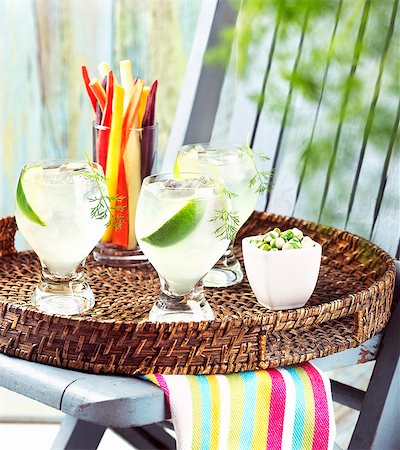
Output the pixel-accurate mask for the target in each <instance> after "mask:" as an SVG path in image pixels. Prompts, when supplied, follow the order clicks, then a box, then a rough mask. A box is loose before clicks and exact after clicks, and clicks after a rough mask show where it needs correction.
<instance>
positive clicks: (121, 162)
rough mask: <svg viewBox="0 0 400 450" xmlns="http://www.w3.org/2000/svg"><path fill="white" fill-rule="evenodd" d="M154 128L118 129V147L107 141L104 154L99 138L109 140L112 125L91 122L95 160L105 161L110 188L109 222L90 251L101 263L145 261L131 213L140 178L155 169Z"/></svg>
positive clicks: (126, 264)
mask: <svg viewBox="0 0 400 450" xmlns="http://www.w3.org/2000/svg"><path fill="white" fill-rule="evenodd" d="M157 132H158V124H154V125H150V126H146V127H142V128H130V129H127V130H125V132H122V137H121V145H120V146H119V148H116V149H114V148H112V146H110V145H109V146H108V149H107V150H108V154H107V155H104V152H103V153H102V151H101V146H102V145H103V144H102V140H110V138H111V137H112V136H111V133H112V129H111V128H110V127H104V126H102V125H97V124H93V153H94V155H95V160H96V161H98V162H99V163H100V164H101V165H103V164H104V165H105V167H106V178H107V185H108V187H109V189H111V192H110V200H111V214H112V219H111V223H110V224H109V226H108V227H107V229H106V232H105V233H104V235H103V237H102V240H101V241H100V242H99V244H98V245H97V246H96V248H95V249H94V252H93V255H94V258H95V259H96V261H98V262H100V263H102V264H106V265H108V266H114V267H135V266H138V265H142V264H147V263H148V259H147V257H146V256H145V255H144V254H143V252H142V251H141V250H140V248H139V246H138V244H137V240H136V235H135V215H136V205H137V201H138V198H139V192H140V187H141V184H142V181H143V179H144V178H145V177H147V176H149V175H151V174H152V173H153V172H154V170H155V166H156V155H157V151H156V150H157ZM103 167H104V166H103Z"/></svg>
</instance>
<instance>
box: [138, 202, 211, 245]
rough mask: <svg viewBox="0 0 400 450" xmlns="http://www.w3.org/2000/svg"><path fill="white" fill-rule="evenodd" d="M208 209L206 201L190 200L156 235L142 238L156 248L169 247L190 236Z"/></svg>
mask: <svg viewBox="0 0 400 450" xmlns="http://www.w3.org/2000/svg"><path fill="white" fill-rule="evenodd" d="M205 209H206V207H205V204H204V201H201V200H190V201H189V202H188V203H186V205H185V206H184V207H183V208H181V209H180V210H179V211H178V212H177V213H176V214H175V215H174V216H172V217H171V218H170V219H169V220H167V221H166V222H165V223H164V225H162V226H161V227H160V228H159V229H158V230H156V231H155V232H154V233H152V234H150V235H149V236H147V237H144V238H142V241H144V242H147V243H148V244H150V245H154V246H155V247H168V246H170V245H173V244H176V243H177V242H179V241H181V240H182V239H184V238H185V237H186V236H188V235H189V234H190V233H191V232H192V231H193V230H194V229H195V228H196V227H197V225H198V224H199V223H200V220H201V218H202V217H203V215H204V211H205Z"/></svg>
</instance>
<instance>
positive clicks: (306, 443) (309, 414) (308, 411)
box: [296, 367, 315, 450]
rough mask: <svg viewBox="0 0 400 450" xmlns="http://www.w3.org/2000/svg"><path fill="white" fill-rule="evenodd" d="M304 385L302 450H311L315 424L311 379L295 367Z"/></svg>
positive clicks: (302, 370)
mask: <svg viewBox="0 0 400 450" xmlns="http://www.w3.org/2000/svg"><path fill="white" fill-rule="evenodd" d="M296 371H297V373H298V374H299V376H300V378H301V381H302V382H303V386H304V397H305V418H304V432H303V443H302V446H301V448H302V450H312V445H313V440H314V425H315V402H314V394H313V390H312V386H311V381H310V379H309V378H308V375H307V373H306V371H305V370H304V369H302V368H301V367H296Z"/></svg>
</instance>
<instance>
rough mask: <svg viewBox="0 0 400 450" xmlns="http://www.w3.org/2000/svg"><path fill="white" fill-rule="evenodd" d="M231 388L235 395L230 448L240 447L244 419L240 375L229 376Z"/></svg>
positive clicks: (242, 389) (231, 417) (242, 387)
mask: <svg viewBox="0 0 400 450" xmlns="http://www.w3.org/2000/svg"><path fill="white" fill-rule="evenodd" d="M227 379H228V382H229V388H230V389H231V392H232V393H234V395H233V396H232V399H233V401H234V402H235V403H234V404H233V403H231V408H230V409H231V415H230V422H229V435H228V448H230V449H234V448H239V447H240V433H241V431H242V418H243V406H244V384H243V379H242V377H241V376H240V374H239V373H232V374H230V375H228V376H227Z"/></svg>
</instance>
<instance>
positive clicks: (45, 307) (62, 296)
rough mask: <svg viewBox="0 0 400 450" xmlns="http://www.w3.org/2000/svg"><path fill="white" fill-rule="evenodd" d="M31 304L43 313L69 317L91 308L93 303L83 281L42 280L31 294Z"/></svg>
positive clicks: (91, 296)
mask: <svg viewBox="0 0 400 450" xmlns="http://www.w3.org/2000/svg"><path fill="white" fill-rule="evenodd" d="M32 303H33V305H34V306H36V308H38V309H40V310H41V311H43V312H46V313H49V314H60V315H64V316H71V315H73V314H81V313H83V312H85V311H87V310H89V309H91V308H93V306H94V303H95V301H94V295H93V292H92V290H91V289H90V287H89V285H88V284H87V282H86V281H85V280H82V279H81V280H79V281H72V282H69V283H68V282H67V283H65V282H62V281H59V282H55V281H53V282H50V281H49V280H45V281H44V280H43V279H42V281H41V283H40V284H39V285H38V286H37V287H36V289H35V290H34V292H33V295H32Z"/></svg>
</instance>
